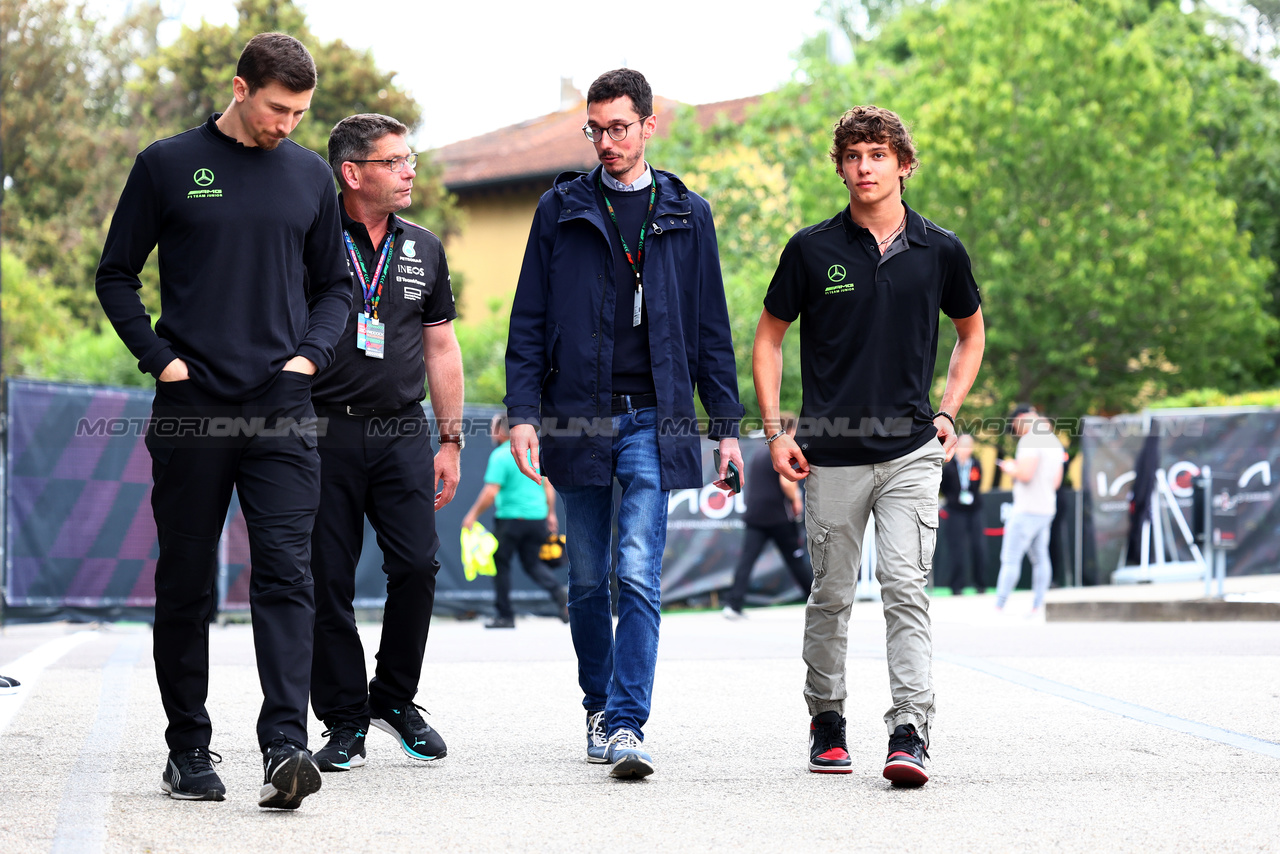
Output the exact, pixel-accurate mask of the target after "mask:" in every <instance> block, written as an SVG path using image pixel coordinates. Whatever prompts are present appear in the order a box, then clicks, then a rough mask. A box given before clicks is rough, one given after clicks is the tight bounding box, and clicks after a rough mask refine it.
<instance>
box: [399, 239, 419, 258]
mask: <svg viewBox="0 0 1280 854" xmlns="http://www.w3.org/2000/svg"><path fill="white" fill-rule="evenodd" d="M413 244H414V241H412V240H406V241H405V242H404V246H403V247H401V249H400V253H401V254H402V255H404V257H406V258H417V257H418V250H416V249H414V248H413Z"/></svg>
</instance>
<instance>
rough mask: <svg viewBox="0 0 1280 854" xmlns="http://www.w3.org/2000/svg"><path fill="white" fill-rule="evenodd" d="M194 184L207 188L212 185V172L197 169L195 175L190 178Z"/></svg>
mask: <svg viewBox="0 0 1280 854" xmlns="http://www.w3.org/2000/svg"><path fill="white" fill-rule="evenodd" d="M192 177H193V178H194V179H195V182H196V184H198V185H199V186H201V187H207V186H209V185H210V184H212V183H213V172H212V171H211V170H209V169H197V170H196V174H195V175H193V176H192Z"/></svg>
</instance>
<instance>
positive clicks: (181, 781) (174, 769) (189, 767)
mask: <svg viewBox="0 0 1280 854" xmlns="http://www.w3.org/2000/svg"><path fill="white" fill-rule="evenodd" d="M221 761H222V757H221V756H219V755H218V754H216V753H214V752H213V751H212V750H210V749H209V748H207V747H192V748H188V749H187V750H170V751H169V763H168V764H167V765H165V767H164V773H163V774H162V775H160V788H162V789H164V790H165V792H166V793H167V794H168V795H169V797H171V798H174V799H175V800H179V801H221V800H225V799H226V796H227V787H226V786H224V785H222V780H220V779H218V773H217V772H216V771H214V770H213V763H215V762H221Z"/></svg>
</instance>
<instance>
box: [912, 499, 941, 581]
mask: <svg viewBox="0 0 1280 854" xmlns="http://www.w3.org/2000/svg"><path fill="white" fill-rule="evenodd" d="M916 516H917V517H919V519H920V569H921V570H922V571H923V572H925V573H927V572H929V570H931V569H933V552H934V550H935V549H936V548H937V547H938V502H936V501H922V502H920V503H919V504H917V505H916Z"/></svg>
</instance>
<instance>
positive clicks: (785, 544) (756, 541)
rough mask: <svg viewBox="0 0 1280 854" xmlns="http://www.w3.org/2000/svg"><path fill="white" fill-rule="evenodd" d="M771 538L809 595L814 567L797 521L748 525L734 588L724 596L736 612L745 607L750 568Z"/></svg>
mask: <svg viewBox="0 0 1280 854" xmlns="http://www.w3.org/2000/svg"><path fill="white" fill-rule="evenodd" d="M770 540H772V541H773V543H774V545H776V546H777V547H778V551H779V552H781V554H782V560H783V561H784V562H785V563H786V565H787V570H788V571H789V572H790V573H791V577H792V578H794V579H795V582H796V587H799V588H800V592H801V593H803V594H804V595H805V597H806V598H807V597H808V596H809V591H810V589H811V588H812V587H813V570H811V569H810V568H809V561H808V560H807V559H806V556H805V551H804V540H803V538H802V536H801V533H800V524H799V523H798V522H783V523H782V524H781V525H770V526H768V527H757V526H755V525H748V526H747V530H746V533H745V534H744V535H743V537H742V554H741V555H739V557H738V566H737V568H736V569H735V570H734V572H733V587H732V588H731V589H730V590H729V595H728V596H726V597H725V604H726V605H728V606H729V607H731V608H733V610H735V611H741V610H742V603H743V602H744V601H745V600H746V598H747V586H748V585H749V584H750V583H751V570H752V569H754V568H755V565H756V561H757V560H759V559H760V552H762V551H764V547H765V544H766V543H768V542H769V541H770Z"/></svg>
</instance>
